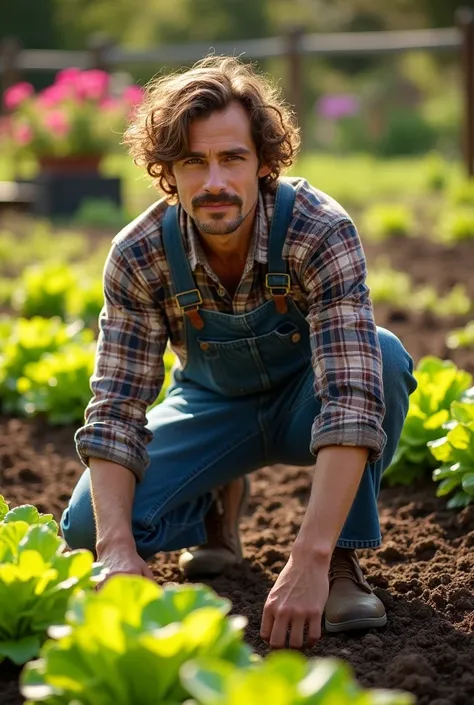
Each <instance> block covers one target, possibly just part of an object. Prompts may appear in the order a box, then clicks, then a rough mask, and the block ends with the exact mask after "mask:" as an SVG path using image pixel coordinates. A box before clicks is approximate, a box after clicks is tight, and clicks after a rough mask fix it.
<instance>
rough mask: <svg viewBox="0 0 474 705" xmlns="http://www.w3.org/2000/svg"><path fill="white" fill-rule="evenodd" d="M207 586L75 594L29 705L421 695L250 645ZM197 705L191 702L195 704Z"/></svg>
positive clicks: (401, 700)
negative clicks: (375, 686)
mask: <svg viewBox="0 0 474 705" xmlns="http://www.w3.org/2000/svg"><path fill="white" fill-rule="evenodd" d="M230 607H231V605H230V603H229V601H228V600H226V599H223V598H220V597H218V596H217V595H216V594H215V593H214V592H213V591H212V590H211V589H210V588H208V587H207V586H204V585H177V586H167V587H165V588H161V587H159V586H158V585H156V584H155V583H152V582H151V581H148V580H146V579H145V578H143V577H137V576H125V575H119V576H113V577H111V578H110V579H109V580H108V581H107V582H106V583H105V585H104V586H103V587H102V588H101V590H100V591H99V592H95V593H92V592H87V593H82V594H76V595H74V596H73V597H72V598H71V599H70V602H69V609H68V611H67V614H66V624H63V625H62V626H61V625H60V626H57V627H53V628H51V629H50V630H49V634H50V636H51V637H52V640H51V641H49V642H48V643H46V644H45V645H44V647H43V649H42V651H41V657H40V658H39V659H38V660H36V661H33V662H31V663H29V664H27V665H26V666H25V668H24V669H23V672H22V675H21V678H20V687H21V692H22V694H23V696H24V697H26V698H27V703H26V705H32V704H33V703H35V702H42V703H44V704H45V705H72V703H73V702H74V703H76V702H77V703H81V705H99V704H100V705H130V704H131V703H137V704H138V703H140V705H158V704H159V705H180V704H181V703H183V704H189V705H237V703H239V704H240V703H242V704H245V705H316V704H318V705H335V703H337V704H338V705H344V704H346V703H347V705H349V703H351V705H357V704H359V705H382V704H383V705H411V704H412V703H413V702H414V698H413V696H411V695H409V694H407V693H401V692H397V691H393V692H390V691H384V690H373V691H368V690H363V689H362V688H360V687H359V686H358V685H357V683H356V682H355V680H354V679H353V676H352V672H351V670H350V669H349V667H348V666H346V665H345V664H343V663H342V662H338V661H335V660H332V659H318V660H316V659H314V660H311V661H306V659H305V658H304V657H303V656H302V655H301V654H296V653H294V652H280V653H278V654H271V655H270V656H268V657H267V658H266V659H261V658H260V657H259V656H257V655H256V654H253V653H252V652H251V650H250V648H249V647H248V646H247V645H245V644H244V643H243V628H244V626H245V624H246V620H245V619H244V618H243V617H238V616H237V617H236V616H232V617H229V616H228V612H229V610H230ZM190 695H191V696H192V697H193V699H192V700H189V696H190Z"/></svg>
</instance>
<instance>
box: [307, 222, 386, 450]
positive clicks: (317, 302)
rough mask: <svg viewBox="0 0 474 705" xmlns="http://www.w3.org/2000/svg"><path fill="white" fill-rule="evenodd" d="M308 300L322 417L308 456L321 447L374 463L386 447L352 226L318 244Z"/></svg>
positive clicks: (376, 356)
mask: <svg viewBox="0 0 474 705" xmlns="http://www.w3.org/2000/svg"><path fill="white" fill-rule="evenodd" d="M302 279H303V285H304V288H305V290H306V292H307V295H308V304H309V309H308V323H309V325H310V335H311V349H312V360H313V368H314V384H315V394H316V395H317V396H318V397H319V398H320V399H321V411H320V414H319V415H318V416H317V417H316V419H315V421H314V424H313V428H312V434H311V452H312V453H313V454H314V455H317V452H318V450H319V449H320V448H322V447H323V446H328V445H346V446H359V447H366V448H368V449H369V460H370V461H371V462H373V461H375V460H377V459H378V458H379V457H380V456H381V454H382V451H383V448H384V446H385V443H386V435H385V432H384V430H383V428H382V421H383V418H384V415H385V404H384V395H383V381H382V356H381V351H380V345H379V341H378V335H377V329H376V325H375V320H374V314H373V308H372V303H371V300H370V296H369V290H368V287H367V285H366V281H365V280H366V262H365V255H364V252H363V248H362V245H361V242H360V238H359V235H358V232H357V230H356V228H355V226H354V224H353V223H352V221H347V220H344V221H342V222H338V223H337V224H335V225H333V226H332V227H331V228H329V229H328V231H327V232H326V234H325V236H324V237H323V238H321V239H319V238H317V240H315V247H314V251H311V248H310V249H309V251H308V254H307V258H306V265H305V267H304V270H303V275H302Z"/></svg>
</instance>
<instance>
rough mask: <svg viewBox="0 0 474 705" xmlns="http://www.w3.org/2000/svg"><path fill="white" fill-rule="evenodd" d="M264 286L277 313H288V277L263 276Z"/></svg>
mask: <svg viewBox="0 0 474 705" xmlns="http://www.w3.org/2000/svg"><path fill="white" fill-rule="evenodd" d="M265 286H266V287H267V289H268V290H269V291H270V294H271V295H272V297H273V300H274V301H275V308H276V310H277V311H278V313H286V312H287V311H288V304H287V302H286V296H288V294H289V293H290V288H291V279H290V275H289V274H281V273H278V274H272V273H269V274H267V275H266V276H265Z"/></svg>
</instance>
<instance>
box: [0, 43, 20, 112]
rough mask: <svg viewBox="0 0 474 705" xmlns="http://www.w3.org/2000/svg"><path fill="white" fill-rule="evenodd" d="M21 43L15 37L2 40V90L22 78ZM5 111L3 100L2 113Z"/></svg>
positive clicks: (0, 46)
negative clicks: (20, 62) (20, 63)
mask: <svg viewBox="0 0 474 705" xmlns="http://www.w3.org/2000/svg"><path fill="white" fill-rule="evenodd" d="M21 49H22V47H21V43H20V41H19V40H18V39H16V38H15V37H5V38H4V39H2V41H1V42H0V57H1V60H2V64H3V71H2V74H1V75H2V79H1V90H2V96H3V92H4V91H5V90H6V89H7V88H10V86H13V85H14V84H15V83H18V82H19V81H20V80H21V69H20V65H19V58H20V54H21ZM3 112H5V106H4V104H3V100H1V101H0V113H3Z"/></svg>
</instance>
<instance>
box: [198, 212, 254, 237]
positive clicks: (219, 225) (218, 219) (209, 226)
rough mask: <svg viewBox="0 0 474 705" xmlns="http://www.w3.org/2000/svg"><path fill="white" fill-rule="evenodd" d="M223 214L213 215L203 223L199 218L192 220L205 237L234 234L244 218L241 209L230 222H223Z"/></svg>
mask: <svg viewBox="0 0 474 705" xmlns="http://www.w3.org/2000/svg"><path fill="white" fill-rule="evenodd" d="M224 217H225V214H224V213H214V214H213V215H212V216H211V220H210V221H206V222H203V221H202V220H199V218H196V217H194V218H193V220H194V222H195V224H196V227H197V229H198V230H199V231H200V232H202V233H206V235H230V233H233V232H235V231H236V230H237V229H238V228H239V227H240V226H241V225H242V223H243V222H244V220H245V218H246V216H244V215H242V209H241V208H240V209H239V214H238V216H237V217H236V218H234V219H233V220H231V221H224Z"/></svg>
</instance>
